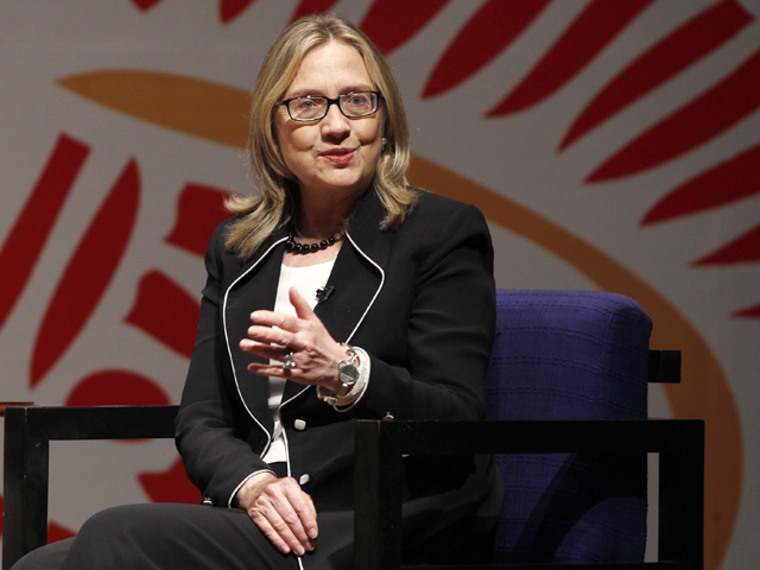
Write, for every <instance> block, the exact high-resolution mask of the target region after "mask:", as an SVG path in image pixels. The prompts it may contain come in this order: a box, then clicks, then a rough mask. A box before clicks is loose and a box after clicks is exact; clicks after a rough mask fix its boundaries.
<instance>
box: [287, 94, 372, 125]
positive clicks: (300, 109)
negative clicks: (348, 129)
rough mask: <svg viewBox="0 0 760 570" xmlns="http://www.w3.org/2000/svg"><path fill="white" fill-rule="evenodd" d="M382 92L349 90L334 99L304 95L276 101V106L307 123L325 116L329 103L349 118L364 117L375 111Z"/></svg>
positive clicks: (294, 118)
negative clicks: (285, 109) (283, 107)
mask: <svg viewBox="0 0 760 570" xmlns="http://www.w3.org/2000/svg"><path fill="white" fill-rule="evenodd" d="M380 97H382V94H381V93H380V91H351V92H350V93H344V94H343V95H338V96H337V97H336V98H335V99H330V98H329V97H322V96H321V95H304V96H301V97H293V98H291V99H285V100H284V101H277V102H276V103H275V105H276V106H277V107H281V106H283V105H284V106H285V107H286V108H287V110H288V115H290V118H291V119H293V120H294V121H300V122H302V123H308V122H311V121H319V120H321V119H323V118H325V117H326V116H327V112H328V111H329V110H330V105H337V106H338V109H340V112H341V113H343V114H344V115H345V116H346V117H348V118H349V119H355V118H357V117H366V116H367V115H371V114H372V113H374V112H375V111H377V106H378V104H379V103H380Z"/></svg>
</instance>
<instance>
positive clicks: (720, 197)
mask: <svg viewBox="0 0 760 570" xmlns="http://www.w3.org/2000/svg"><path fill="white" fill-rule="evenodd" d="M758 193H760V144H759V145H757V146H754V147H752V148H750V149H749V150H746V151H744V152H742V153H741V154H739V155H737V156H735V157H733V158H731V159H730V160H727V161H725V162H723V163H721V164H718V165H717V166H715V167H713V168H711V169H709V170H707V171H705V172H703V173H702V174H700V175H699V176H696V177H695V178H693V179H691V180H689V181H687V182H686V183H684V184H682V185H681V186H679V187H677V188H676V189H675V190H672V191H671V192H669V193H668V195H667V196H665V198H663V199H662V200H660V201H659V202H657V204H655V205H654V207H652V209H651V210H649V212H647V214H646V216H645V217H644V219H643V221H642V222H641V225H643V226H645V225H648V224H652V223H655V222H661V221H663V220H668V219H671V218H677V217H680V216H686V215H688V214H693V213H695V212H700V211H703V210H709V209H711V208H717V207H719V206H723V205H725V204H729V203H731V202H736V201H737V200H741V199H743V198H747V197H749V196H754V195H755V194H758Z"/></svg>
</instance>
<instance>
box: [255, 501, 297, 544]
mask: <svg viewBox="0 0 760 570" xmlns="http://www.w3.org/2000/svg"><path fill="white" fill-rule="evenodd" d="M251 520H253V522H254V523H256V526H257V527H259V529H260V530H261V532H263V533H264V536H266V537H267V538H268V539H269V542H271V543H272V544H273V545H274V547H275V548H276V549H277V550H279V551H280V552H282V553H283V554H290V546H289V545H288V543H287V542H286V541H285V540H284V539H283V538H282V537H281V536H280V534H279V532H277V530H276V529H275V528H274V526H272V523H270V522H269V520H268V519H267V517H266V516H265V515H264V514H263V513H262V512H260V511H255V510H254V512H253V513H252V514H251Z"/></svg>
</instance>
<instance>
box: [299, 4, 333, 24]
mask: <svg viewBox="0 0 760 570" xmlns="http://www.w3.org/2000/svg"><path fill="white" fill-rule="evenodd" d="M337 1H338V0H301V3H300V4H299V5H298V7H297V8H296V10H295V12H293V16H292V17H291V18H290V21H291V22H295V21H296V20H297V19H298V18H302V17H303V16H308V15H309V14H316V13H319V12H327V11H328V10H330V9H331V8H332V7H333V6H335V4H336V3H337Z"/></svg>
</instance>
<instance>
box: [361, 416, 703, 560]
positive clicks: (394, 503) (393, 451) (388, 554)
mask: <svg viewBox="0 0 760 570" xmlns="http://www.w3.org/2000/svg"><path fill="white" fill-rule="evenodd" d="M356 436H357V439H356V477H357V480H358V481H361V486H358V485H357V487H356V494H355V507H356V518H355V521H356V523H355V545H356V555H357V558H356V564H355V566H356V568H361V569H362V570H397V569H399V568H402V566H401V560H400V553H401V541H402V536H401V524H400V520H401V493H402V484H401V483H402V478H403V462H402V457H403V456H404V455H457V454H475V453H494V454H499V453H503V454H510V453H570V452H572V453H593V454H618V453H626V454H627V453H631V454H638V453H657V454H659V505H658V507H659V508H658V515H659V516H658V561H656V562H646V563H631V564H597V565H590V564H583V565H577V564H576V565H573V564H543V565H537V564H527V565H515V564H511V565H486V566H482V565H481V566H472V567H468V568H471V569H472V570H478V569H481V568H482V569H485V568H490V569H494V568H511V569H515V568H526V569H530V570H539V569H542V568H546V569H549V568H551V569H553V570H558V569H560V568H562V569H570V568H580V567H584V568H587V567H591V568H599V569H601V568H605V569H608V570H609V569H613V568H625V569H634V568H642V569H644V568H649V569H651V568H688V569H690V570H691V569H701V568H702V566H703V544H704V535H703V533H704V530H703V517H704V421H702V420H594V421H576V420H571V421H482V422H446V421H391V422H382V421H359V422H357V431H356ZM404 568H405V567H404ZM425 568H426V569H427V570H432V569H433V568H437V569H444V568H454V567H452V566H435V567H432V566H426V567H425ZM456 568H462V566H457V567H456Z"/></svg>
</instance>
